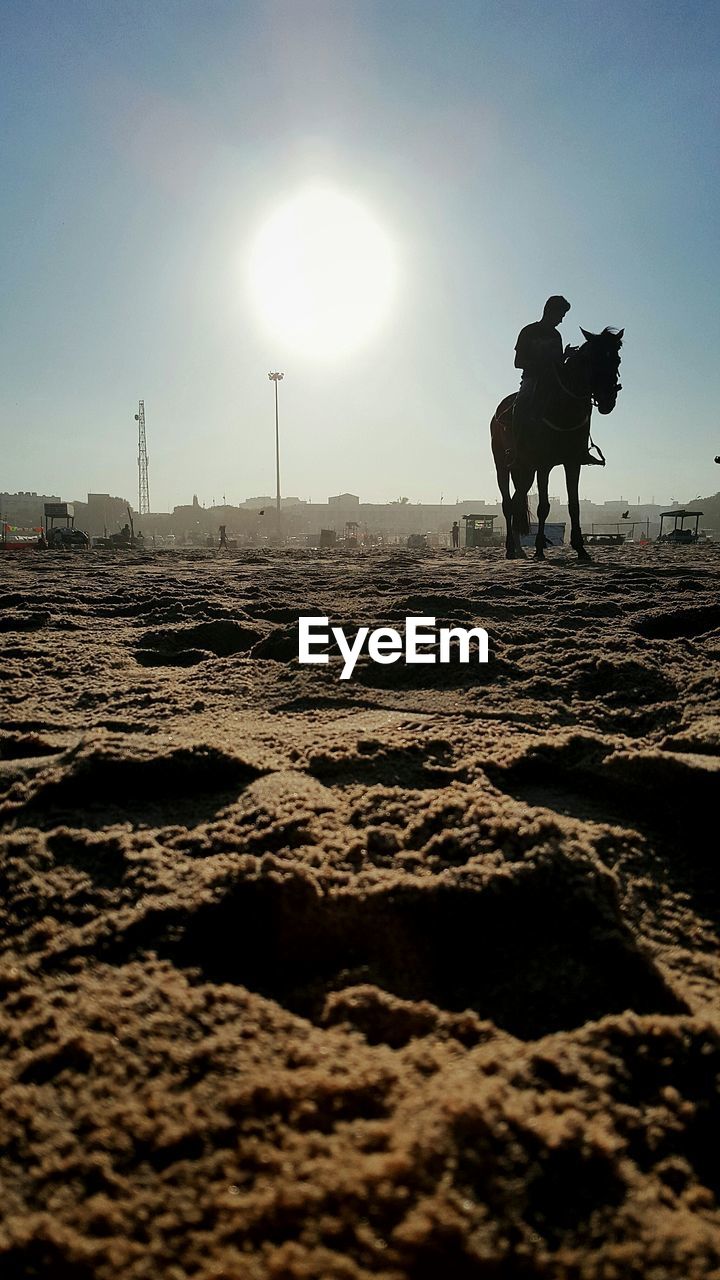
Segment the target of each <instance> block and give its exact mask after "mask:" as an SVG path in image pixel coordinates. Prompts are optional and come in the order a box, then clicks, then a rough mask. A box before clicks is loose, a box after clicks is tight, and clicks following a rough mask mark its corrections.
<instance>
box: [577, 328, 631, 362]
mask: <svg viewBox="0 0 720 1280" xmlns="http://www.w3.org/2000/svg"><path fill="white" fill-rule="evenodd" d="M619 333H620V330H619V329H616V328H614V327H613V326H612V325H610V324H608V325H606V326H605V328H604V329H603V331H602V333H594V334H593V335H592V336H593V338H617V336H618V334H619ZM587 344H588V339H587V338H586V339H585V341H584V342H580V343H578V345H577V346H576V347H571V346H570V345H568V346H567V347H566V348H565V352H564V354H563V364H566V363H567V361H568V360H570V359H571V358H572V357H573V356H576V355H577V353H578V351H581V350H582V348H583V347H586V346H587ZM621 346H622V338H620V339H619V340H618V349H619V348H620V347H621Z"/></svg>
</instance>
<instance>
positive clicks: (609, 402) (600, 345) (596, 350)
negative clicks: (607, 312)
mask: <svg viewBox="0 0 720 1280" xmlns="http://www.w3.org/2000/svg"><path fill="white" fill-rule="evenodd" d="M580 332H581V333H582V336H583V338H584V339H585V342H584V343H583V346H582V347H581V348H580V352H581V353H582V354H583V356H584V357H585V360H586V369H587V380H588V390H589V392H590V394H591V395H592V398H593V401H594V403H595V404H596V405H597V410H598V413H611V412H612V410H613V409H614V408H615V402H616V400H617V396H618V391H620V390H621V389H622V388H621V386H620V381H619V379H618V369H619V368H620V348H621V346H622V340H623V334H624V332H625V330H624V329H603V331H602V333H588V331H587V329H581V330H580Z"/></svg>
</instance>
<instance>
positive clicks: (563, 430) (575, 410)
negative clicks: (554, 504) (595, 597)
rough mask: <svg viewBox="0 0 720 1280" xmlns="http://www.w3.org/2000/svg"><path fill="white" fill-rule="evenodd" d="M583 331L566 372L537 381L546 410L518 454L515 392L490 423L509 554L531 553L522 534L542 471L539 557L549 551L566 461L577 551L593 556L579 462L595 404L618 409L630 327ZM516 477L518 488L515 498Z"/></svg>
mask: <svg viewBox="0 0 720 1280" xmlns="http://www.w3.org/2000/svg"><path fill="white" fill-rule="evenodd" d="M580 332H581V333H582V335H583V337H584V339H585V341H584V343H583V344H582V346H580V347H570V348H568V349H567V350H566V352H565V360H564V363H563V366H562V369H561V371H560V372H557V371H556V370H555V369H552V370H550V371H549V372H548V374H547V375H546V377H545V379H544V382H543V383H541V385H540V386H539V387H538V394H537V405H538V414H539V415H540V416H539V417H538V418H537V420H536V421H534V422H532V423H529V424H528V426H527V429H526V431H525V434H524V437H523V439H522V441H521V444H520V448H519V450H518V451H517V453H516V454H515V455H514V460H513V461H512V462H509V460H508V458H509V454H510V455H511V456H512V454H511V450H512V434H511V427H512V408H513V405H514V403H515V396H514V395H511V396H506V397H505V399H504V400H501V401H500V404H499V405H498V407H497V409H496V410H495V413H494V415H493V418H492V421H491V423H490V439H491V442H492V451H493V457H494V459H495V470H496V471H497V478H498V486H499V488H500V492H501V494H502V509H503V515H504V516H505V527H506V537H505V557H506V559H507V560H514V559H515V558H516V557H518V556H521V557H524V556H525V552H524V550H523V548H522V547H521V545H520V534H523V533H528V531H529V529H530V523H529V520H530V513H529V508H528V493H529V492H530V486H531V484H532V482H533V479H534V477H535V475H537V486H538V499H539V501H538V532H537V537H536V538H535V559H536V560H543V559H544V558H545V547H546V546H547V545H548V544H547V542H546V539H545V521H546V520H547V517H548V514H549V511H550V501H549V499H548V479H549V476H550V472H551V471H552V469H553V467H559V466H562V467H564V468H565V483H566V485H567V499H568V512H569V515H570V526H571V533H570V545H571V546H572V547H573V548H574V549H575V551H577V554H578V559H580V560H589V559H590V558H591V557H590V555H589V554H588V552H587V551H586V550H585V547H584V545H583V536H582V530H581V528H580V499H579V497H578V481H579V479H580V467H581V466H582V464H583V462H584V461H585V460H586V458H587V453H588V446H589V441H590V417H591V414H592V409H593V405H595V406H596V408H597V411H598V413H612V410H613V409H614V408H615V401H616V400H617V394H618V391H620V390H621V387H620V383H619V381H618V369H619V367H620V347H621V345H622V338H623V333H624V330H623V329H619V330H617V329H603V331H602V333H588V332H587V330H586V329H581V330H580ZM511 477H512V482H513V486H514V489H515V492H514V494H513V495H512V497H511V495H510V479H511Z"/></svg>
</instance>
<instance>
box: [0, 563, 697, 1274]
mask: <svg viewBox="0 0 720 1280" xmlns="http://www.w3.org/2000/svg"><path fill="white" fill-rule="evenodd" d="M0 568H1V571H2V585H1V587H0V638H1V639H2V650H3V661H2V675H3V682H2V719H1V721H0V811H1V812H0V818H1V820H2V824H3V841H2V862H1V873H0V874H1V878H2V888H3V899H4V907H3V910H2V916H1V927H2V954H1V958H0V990H1V991H2V1012H1V1013H0V1054H1V1059H2V1067H1V1072H2V1074H1V1076H0V1083H1V1088H0V1108H1V1110H2V1133H3V1137H2V1142H1V1143H0V1178H1V1179H2V1209H1V1211H0V1212H1V1215H2V1225H1V1226H0V1272H1V1273H2V1275H3V1277H4V1280H25V1278H26V1277H47V1278H48V1280H50V1278H52V1280H91V1278H97V1280H160V1278H162V1280H301V1278H302V1280H326V1278H327V1280H369V1278H370V1277H373V1280H376V1278H377V1280H439V1278H440V1277H443V1278H444V1277H448V1280H515V1278H516V1277H517V1278H520V1277H523V1278H526V1277H528V1278H529V1277H532V1278H538V1280H540V1278H543V1280H550V1278H551V1277H552V1278H555V1277H561V1278H563V1280H627V1278H628V1277H637V1278H638V1280H639V1278H640V1277H643V1280H670V1278H673V1280H674V1278H676V1277H677V1280H700V1278H701V1277H702V1278H703V1280H707V1278H708V1277H713V1276H714V1277H716V1280H717V1277H720V1212H719V1210H718V1196H720V1173H719V1170H720V1160H719V1159H718V1149H719V1148H720V1094H719V1092H718V1077H719V1074H720V1014H719V1010H718V999H717V989H718V988H717V982H718V969H719V967H720V962H719V959H718V946H717V926H718V919H719V916H720V890H719V889H718V877H717V857H718V854H717V846H718V840H717V831H718V796H719V794H720V789H719V787H718V781H719V780H720V761H719V752H720V680H719V679H718V658H720V591H719V588H720V552H718V548H717V547H716V546H712V545H710V546H705V547H702V546H698V547H696V548H690V547H676V548H671V547H667V546H666V547H658V546H656V545H651V546H630V545H626V546H623V547H621V548H617V549H616V548H600V549H598V550H597V551H596V552H595V554H594V560H593V563H592V564H591V565H589V566H582V565H579V564H578V563H576V560H575V556H574V553H573V552H571V551H570V549H569V548H564V549H561V550H558V551H552V552H550V553H549V559H548V561H547V562H546V563H544V564H541V565H535V564H533V563H530V562H528V563H506V562H505V561H504V559H503V558H502V553H501V551H500V550H497V551H496V550H491V551H487V552H476V553H470V554H460V555H456V556H453V555H452V554H451V553H448V552H417V553H412V552H409V551H406V550H396V549H393V548H387V549H384V550H371V551H368V552H366V553H360V552H355V553H350V552H348V553H346V554H344V553H342V552H340V551H334V550H333V551H328V552H317V551H307V552H303V551H301V552H290V551H283V550H277V551H270V550H267V551H265V550H258V551H254V552H250V551H247V552H239V553H237V554H228V555H223V554H217V553H214V552H203V551H198V552H192V551H189V552H187V553H183V552H181V551H177V552H167V553H157V554H153V553H142V552H139V551H136V552H127V553H122V552H121V553H117V554H112V553H109V552H93V553H88V554H86V555H82V554H79V555H70V554H66V555H62V554H52V553H41V554H37V555H35V554H29V555H25V556H18V557H16V558H14V559H13V558H11V556H9V555H7V556H6V557H5V559H4V560H3V563H2V566H1V567H0ZM301 614H326V615H329V617H330V618H331V620H332V622H334V623H335V624H337V625H342V626H343V627H345V628H346V629H347V630H348V631H351V630H352V629H356V628H357V627H358V626H360V625H367V626H371V627H378V626H381V625H388V626H395V627H398V628H400V629H401V630H402V628H403V626H404V620H405V618H406V617H407V616H408V615H412V614H431V615H433V616H435V617H436V618H437V620H438V622H443V623H453V624H456V625H460V626H466V627H467V626H472V625H480V626H483V627H485V628H486V629H487V631H488V635H489V639H490V660H489V662H488V663H487V665H483V666H481V665H478V664H476V663H472V662H471V663H469V664H467V665H461V664H457V663H453V664H450V665H447V666H414V667H410V666H405V665H403V664H402V663H398V664H396V665H394V666H380V665H377V664H375V663H373V662H371V661H370V660H369V659H368V658H367V657H362V658H361V659H360V661H359V663H358V665H357V667H356V669H355V672H354V674H353V678H352V679H351V680H348V681H340V680H339V679H338V675H339V670H340V666H341V663H340V660H339V659H333V660H332V661H331V662H330V663H329V664H328V665H327V666H299V665H298V663H297V619H298V616H299V615H301Z"/></svg>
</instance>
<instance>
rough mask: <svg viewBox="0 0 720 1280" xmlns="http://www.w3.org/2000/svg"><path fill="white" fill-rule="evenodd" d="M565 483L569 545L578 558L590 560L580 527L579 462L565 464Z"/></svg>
mask: <svg viewBox="0 0 720 1280" xmlns="http://www.w3.org/2000/svg"><path fill="white" fill-rule="evenodd" d="M565 483H566V485H567V500H568V515H569V516H570V546H571V547H572V548H573V550H574V551H577V556H578V560H592V556H591V555H590V553H589V552H588V551H586V550H585V543H584V542H583V536H582V529H581V528H580V496H579V492H578V490H579V485H580V464H579V462H573V463H566V464H565Z"/></svg>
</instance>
